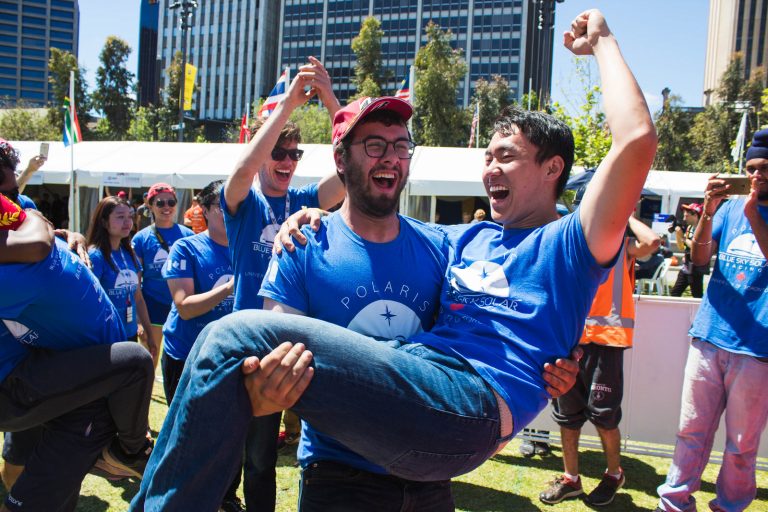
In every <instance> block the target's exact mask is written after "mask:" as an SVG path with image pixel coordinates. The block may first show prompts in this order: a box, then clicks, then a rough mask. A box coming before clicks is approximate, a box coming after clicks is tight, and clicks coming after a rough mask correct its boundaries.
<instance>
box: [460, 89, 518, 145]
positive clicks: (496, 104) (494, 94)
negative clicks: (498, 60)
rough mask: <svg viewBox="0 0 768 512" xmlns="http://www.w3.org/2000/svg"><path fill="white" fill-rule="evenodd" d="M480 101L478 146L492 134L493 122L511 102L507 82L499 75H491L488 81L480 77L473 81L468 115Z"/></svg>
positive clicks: (484, 143) (485, 142)
mask: <svg viewBox="0 0 768 512" xmlns="http://www.w3.org/2000/svg"><path fill="white" fill-rule="evenodd" d="M478 102H479V103H480V125H479V127H478V131H477V133H476V136H477V138H478V140H479V145H480V147H485V146H487V145H488V143H489V142H490V141H491V136H492V135H493V122H494V120H495V119H496V118H497V117H498V116H499V114H500V113H501V110H502V109H503V108H504V107H506V106H508V105H509V104H511V103H512V99H511V93H510V90H509V83H508V82H507V81H506V80H505V79H504V77H502V76H501V75H493V76H492V77H491V81H490V82H488V81H487V80H485V79H484V78H480V79H478V80H477V82H476V83H475V95H474V96H473V98H472V103H471V104H470V108H469V115H470V116H472V115H474V112H475V105H477V104H478Z"/></svg>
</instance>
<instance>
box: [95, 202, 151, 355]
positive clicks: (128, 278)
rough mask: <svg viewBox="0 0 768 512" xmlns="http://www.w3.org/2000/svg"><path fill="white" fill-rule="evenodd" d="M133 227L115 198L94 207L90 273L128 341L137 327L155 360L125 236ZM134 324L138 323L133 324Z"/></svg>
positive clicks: (137, 272) (137, 271)
mask: <svg viewBox="0 0 768 512" xmlns="http://www.w3.org/2000/svg"><path fill="white" fill-rule="evenodd" d="M132 227H133V217H132V215H131V207H130V205H129V204H128V203H127V202H126V200H125V199H122V198H120V197H117V196H110V197H105V198H104V199H102V200H101V202H99V204H98V205H97V206H96V210H95V211H94V212H93V216H92V217H91V224H90V226H89V228H88V236H87V238H86V239H87V242H88V248H89V249H88V256H89V257H90V258H91V269H92V270H93V273H94V275H95V276H96V277H97V278H98V280H99V282H100V283H101V286H102V287H103V288H104V290H105V291H106V292H107V295H108V296H109V299H110V301H112V304H114V306H115V309H117V311H118V313H119V315H120V320H122V322H123V325H124V326H125V332H126V335H127V336H128V338H129V339H131V340H134V341H135V340H136V338H137V332H138V323H141V326H142V327H143V328H144V330H145V331H146V332H147V348H148V349H149V352H150V353H151V354H152V357H153V358H155V357H157V345H156V343H155V337H154V336H153V335H152V332H151V329H150V321H149V313H148V312H147V306H146V303H145V302H144V295H143V294H142V293H141V288H139V282H140V280H141V265H140V264H139V260H138V258H137V257H136V254H135V253H134V252H133V248H132V247H131V243H130V241H129V236H130V233H131V228H132ZM137 320H138V322H137Z"/></svg>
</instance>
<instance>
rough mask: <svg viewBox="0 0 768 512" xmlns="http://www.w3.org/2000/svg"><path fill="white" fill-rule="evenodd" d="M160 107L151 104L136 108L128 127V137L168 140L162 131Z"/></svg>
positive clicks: (131, 138)
mask: <svg viewBox="0 0 768 512" xmlns="http://www.w3.org/2000/svg"><path fill="white" fill-rule="evenodd" d="M158 110H159V109H158V107H156V106H154V105H149V106H146V107H139V108H137V109H136V111H135V113H134V115H133V119H131V125H130V127H129V129H128V138H129V139H130V140H138V141H143V142H148V141H156V140H167V139H166V134H165V133H160V115H159V113H158Z"/></svg>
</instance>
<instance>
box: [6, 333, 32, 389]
mask: <svg viewBox="0 0 768 512" xmlns="http://www.w3.org/2000/svg"><path fill="white" fill-rule="evenodd" d="M28 355H29V348H28V347H26V346H24V345H22V344H21V343H19V342H18V340H17V339H16V338H14V337H13V335H12V334H11V332H10V331H9V330H8V328H7V327H6V326H5V323H4V321H2V320H0V382H3V380H5V378H6V377H7V376H8V374H9V373H11V372H12V371H13V369H14V368H16V366H18V364H19V363H21V362H22V361H23V360H24V358H25V357H27V356H28Z"/></svg>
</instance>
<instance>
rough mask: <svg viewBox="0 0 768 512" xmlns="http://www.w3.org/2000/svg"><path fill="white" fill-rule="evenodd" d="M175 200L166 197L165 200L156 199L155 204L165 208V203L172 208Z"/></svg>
mask: <svg viewBox="0 0 768 512" xmlns="http://www.w3.org/2000/svg"><path fill="white" fill-rule="evenodd" d="M176 203H177V201H176V200H175V199H168V200H167V201H166V200H165V199H158V200H157V201H155V206H157V207H158V208H165V205H166V204H167V205H168V207H169V208H173V207H174V206H176Z"/></svg>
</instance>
